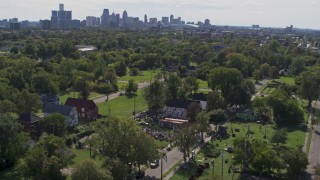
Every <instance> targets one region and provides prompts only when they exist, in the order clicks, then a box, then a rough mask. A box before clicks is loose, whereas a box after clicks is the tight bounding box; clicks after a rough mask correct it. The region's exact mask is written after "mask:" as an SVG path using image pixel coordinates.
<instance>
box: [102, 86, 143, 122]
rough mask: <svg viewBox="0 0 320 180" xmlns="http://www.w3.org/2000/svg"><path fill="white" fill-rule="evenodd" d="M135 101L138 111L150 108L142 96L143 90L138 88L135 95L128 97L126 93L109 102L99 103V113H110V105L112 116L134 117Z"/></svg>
mask: <svg viewBox="0 0 320 180" xmlns="http://www.w3.org/2000/svg"><path fill="white" fill-rule="evenodd" d="M134 99H135V100H134ZM134 101H135V107H136V112H140V111H144V110H146V109H147V108H148V106H147V103H146V102H145V100H144V98H143V96H142V90H138V92H137V95H136V96H135V97H128V96H126V95H123V96H119V97H117V98H115V99H112V100H109V101H108V102H103V103H100V104H98V107H99V113H100V114H102V115H104V116H107V115H108V114H109V105H110V115H111V116H118V117H130V116H131V117H132V113H133V111H134Z"/></svg>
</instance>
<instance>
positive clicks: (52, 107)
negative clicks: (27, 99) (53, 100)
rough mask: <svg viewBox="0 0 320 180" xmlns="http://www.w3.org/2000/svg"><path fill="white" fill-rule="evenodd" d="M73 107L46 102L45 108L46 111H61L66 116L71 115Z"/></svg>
mask: <svg viewBox="0 0 320 180" xmlns="http://www.w3.org/2000/svg"><path fill="white" fill-rule="evenodd" d="M72 109H73V107H72V106H65V105H58V104H46V105H45V106H44V108H43V112H44V113H60V114H62V115H64V116H69V115H70V113H71V111H72Z"/></svg>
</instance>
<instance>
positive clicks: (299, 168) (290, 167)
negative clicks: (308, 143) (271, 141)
mask: <svg viewBox="0 0 320 180" xmlns="http://www.w3.org/2000/svg"><path fill="white" fill-rule="evenodd" d="M284 161H285V163H286V164H287V172H288V175H289V176H290V177H296V178H297V177H299V176H300V175H301V173H302V172H303V171H304V170H305V169H306V168H307V166H308V164H309V162H308V157H307V155H306V153H304V152H303V151H302V149H301V148H296V149H292V150H289V151H287V152H286V153H285V154H284Z"/></svg>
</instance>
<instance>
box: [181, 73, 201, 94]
mask: <svg viewBox="0 0 320 180" xmlns="http://www.w3.org/2000/svg"><path fill="white" fill-rule="evenodd" d="M183 82H184V84H185V86H184V87H185V88H186V89H187V90H188V92H189V93H190V94H192V91H194V92H197V91H198V89H199V82H198V80H197V78H195V77H191V76H189V77H187V78H185V79H184V81H183Z"/></svg>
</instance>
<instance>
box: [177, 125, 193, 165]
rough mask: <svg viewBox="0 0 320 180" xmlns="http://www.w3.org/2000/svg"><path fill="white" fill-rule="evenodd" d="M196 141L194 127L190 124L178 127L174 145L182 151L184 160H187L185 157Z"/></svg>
mask: <svg viewBox="0 0 320 180" xmlns="http://www.w3.org/2000/svg"><path fill="white" fill-rule="evenodd" d="M196 142H197V139H196V136H195V129H194V128H193V127H192V126H187V127H183V128H181V129H180V131H179V133H178V135H177V139H176V146H177V147H178V149H179V150H180V151H181V152H182V153H183V160H184V162H187V157H189V155H190V153H191V150H192V148H193V147H194V146H195V144H196Z"/></svg>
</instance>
